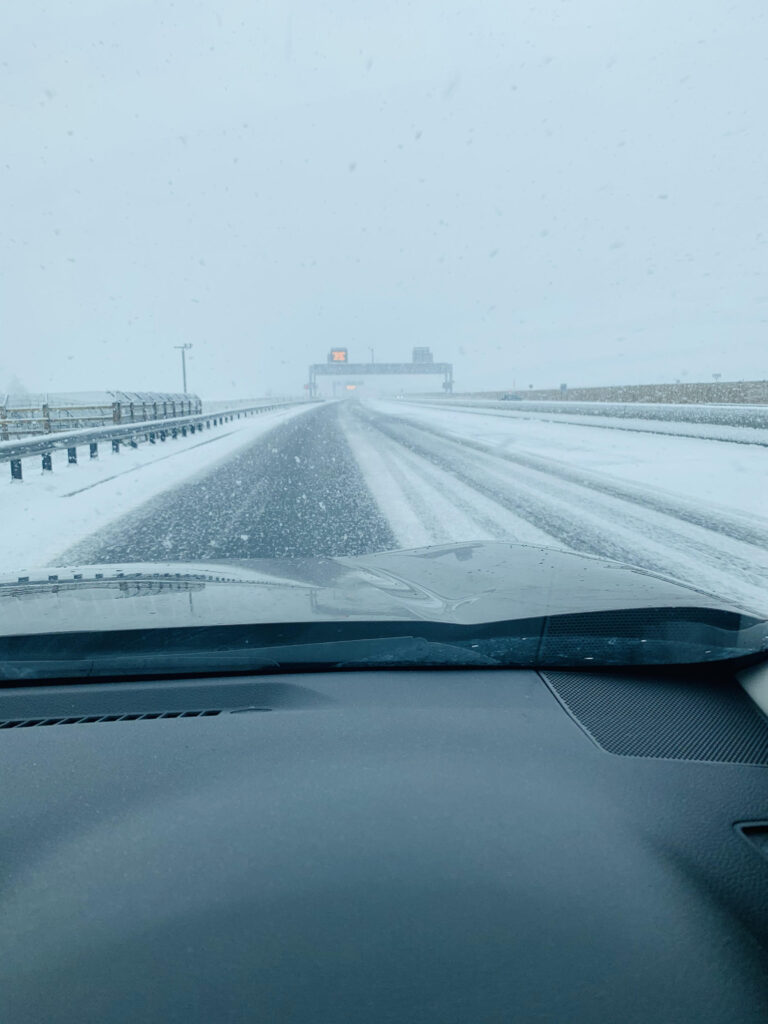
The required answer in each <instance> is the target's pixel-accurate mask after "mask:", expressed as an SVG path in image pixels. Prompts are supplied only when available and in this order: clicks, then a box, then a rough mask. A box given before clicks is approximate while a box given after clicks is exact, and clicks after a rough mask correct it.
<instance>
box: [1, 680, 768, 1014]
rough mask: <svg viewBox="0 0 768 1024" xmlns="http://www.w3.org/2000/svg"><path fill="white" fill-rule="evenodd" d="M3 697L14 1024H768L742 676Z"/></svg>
mask: <svg viewBox="0 0 768 1024" xmlns="http://www.w3.org/2000/svg"><path fill="white" fill-rule="evenodd" d="M719 672H720V674H719V675H718V674H717V672H716V671H715V670H714V669H713V668H710V669H708V670H707V672H704V671H702V672H697V670H695V669H690V668H689V669H686V670H685V671H677V672H674V673H673V672H670V671H668V670H663V669H643V670H642V671H634V672H615V671H614V672H610V673H608V672H601V671H589V672H581V671H579V672H576V671H557V672H549V671H539V672H537V671H532V670H506V669H503V670H485V669H451V670H445V669H443V670H414V671H410V670H401V671H391V670H379V671H347V672H316V673H302V674H297V675H274V676H264V675H260V676H247V675H243V676H237V677H224V678H205V679H176V680H157V681H152V680H147V681H135V682H111V683H98V684H89V685H85V684H82V685H81V684H77V683H75V684H68V685H60V686H57V685H44V686H34V687H11V688H7V689H4V690H2V691H0V766H1V768H0V770H1V772H2V779H3V787H2V795H1V796H0V801H1V803H0V808H1V810H2V821H3V825H4V840H3V844H2V856H3V879H4V897H3V913H2V926H1V927H0V950H1V954H2V955H0V1018H1V1019H2V1020H4V1021H9V1022H10V1021H13V1022H27V1021H30V1022H31V1021H41V1020H45V1021H62V1022H69V1021H72V1022H74V1021H78V1022H81V1021H99V1022H112V1021H115V1022H118V1021H119V1022H123V1021H125V1022H127V1021H132V1022H133V1021H137V1020H142V1021H163V1022H169V1021H179V1022H181V1021H184V1022H197V1021H200V1022H202V1021H211V1020H222V1021H246V1020H247V1021H251V1020H270V1021H286V1022H291V1024H293V1022H299V1021H301V1022H312V1024H330V1022H334V1024H335V1022H342V1021H352V1020H365V1021H367V1022H379V1021H382V1022H384V1021H386V1022H395V1021H397V1022H404V1021H408V1022H433V1021H434V1022H438V1021H439V1022H447V1021H457V1022H459V1021H461V1022H464V1021H477V1022H480V1021H482V1022H491V1021H506V1020H521V1021H522V1020H526V1021H528V1020H536V1021H562V1020H569V1021H572V1022H580V1021H607V1020H622V1021H651V1020H656V1021H689V1020H697V1021H699V1022H707V1021H723V1022H724V1021H736V1020H738V1021H740V1022H747V1021H755V1022H757V1021H764V1020H766V1019H768V974H767V972H766V967H767V966H768V956H767V953H766V951H767V950H768V720H766V718H765V716H764V715H763V713H762V712H761V711H760V710H759V708H758V707H757V706H756V705H755V704H754V703H753V702H752V700H751V699H750V698H749V696H748V695H747V694H746V693H745V691H744V689H743V688H742V687H741V686H740V685H739V683H738V682H737V681H736V679H735V678H733V677H732V676H730V675H729V674H728V670H727V669H722V668H721V669H720V670H719Z"/></svg>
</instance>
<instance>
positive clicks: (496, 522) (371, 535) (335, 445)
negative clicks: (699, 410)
mask: <svg viewBox="0 0 768 1024" xmlns="http://www.w3.org/2000/svg"><path fill="white" fill-rule="evenodd" d="M441 415H442V417H443V419H442V420H441V419H440V418H439V417H431V416H430V415H428V414H424V413H422V414H420V416H416V415H415V414H414V415H413V416H411V417H409V415H408V407H407V405H402V406H398V405H397V404H396V403H373V404H370V405H368V404H365V403H361V402H357V401H352V402H339V403H328V404H325V405H322V406H318V407H317V409H315V410H312V411H310V412H308V413H306V414H304V415H302V416H300V417H298V418H296V419H295V420H291V421H289V422H288V423H285V424H283V425H280V426H277V427H276V428H275V429H274V430H273V431H271V432H270V433H269V434H267V435H266V436H264V437H263V438H261V439H259V440H257V441H256V442H255V443H254V444H253V445H252V446H251V447H250V448H248V449H246V450H245V451H243V452H241V453H240V454H238V455H237V456H235V457H231V458H229V459H225V460H223V461H222V462H220V463H218V464H217V465H214V466H212V467H211V468H210V469H209V470H207V471H206V472H205V473H203V474H200V475H199V476H198V477H196V478H194V479H192V480H190V481H189V482H187V483H186V484H184V485H183V486H180V487H176V488H174V489H171V490H169V491H168V492H167V493H166V494H165V495H163V496H161V497H160V498H157V499H155V500H153V501H152V502H150V503H148V504H147V505H145V506H143V507H142V508H140V509H139V510H137V511H136V512H135V513H133V514H131V515H128V516H125V517H124V518H123V519H122V520H119V521H118V522H117V523H116V524H115V525H114V526H113V527H112V528H110V529H109V530H108V531H102V532H101V533H99V534H96V535H94V536H93V537H91V538H90V539H89V540H88V541H87V542H85V543H83V544H80V545H79V546H78V547H77V548H75V549H72V550H70V551H69V552H66V553H65V555H64V556H63V560H64V561H67V562H79V563H81V564H82V563H94V562H110V563H115V562H120V561H123V562H127V561H155V560H166V561H167V560H199V559H222V558H291V557H302V556H307V555H355V554H361V553H364V552H370V551H377V550H384V549H391V548H395V547H417V546H422V545H426V544H436V543H445V542H450V541H454V540H470V539H479V538H493V539H502V540H504V539H506V540H510V541H518V542H522V543H534V544H546V545H550V546H552V545H554V546H557V547H563V548H569V549H572V550H576V551H581V552H584V553H586V554H592V555H597V556H601V557H607V558H614V559H618V560H620V561H624V562H629V563H632V564H635V565H639V566H641V567H643V568H646V569H648V570H650V571H653V572H659V573H662V574H665V575H671V576H675V577H678V578H680V579H683V580H686V581H688V582H689V583H692V584H694V585H696V586H699V587H700V588H702V589H704V590H709V591H712V592H714V593H717V594H719V595H720V596H722V597H723V598H730V599H731V600H735V601H738V602H740V603H742V604H744V605H746V606H747V607H749V608H751V609H754V610H756V611H760V612H762V613H764V614H768V598H767V597H766V595H767V594H768V554H766V553H767V552H768V519H765V518H763V517H760V516H756V515H754V514H749V515H747V514H741V513H740V512H739V511H738V510H728V509H727V508H718V507H714V506H707V505H706V504H702V503H701V501H699V500H696V499H695V498H691V497H686V496H685V494H684V493H679V494H673V493H670V492H669V491H666V490H661V489H656V488H654V487H652V486H648V485H647V484H641V483H637V482H632V481H631V480H628V479H626V478H625V477H622V475H621V473H618V472H617V473H611V472H605V471H602V472H598V471H595V470H594V469H590V468H588V467H587V465H586V464H585V465H580V464H578V463H573V462H569V461H567V460H563V459H558V458H553V457H547V456H546V455H542V454H540V453H536V452H532V451H526V450H525V449H524V448H523V447H521V446H519V445H518V446H514V445H512V446H506V447H505V446H501V447H499V446H496V447H493V446H492V445H489V444H487V443H485V442H483V441H482V440H479V439H478V438H477V436H474V437H473V436H461V433H460V432H461V429H462V428H461V423H462V422H466V418H465V417H461V416H458V417H457V418H456V420H455V422H454V420H453V418H451V421H450V428H451V429H447V428H446V425H445V414H444V413H443V414H441ZM473 419H474V417H473ZM489 422H492V421H490V420H489ZM495 422H496V423H498V420H496V421H495ZM566 429H570V428H566ZM572 429H573V430H578V429H579V428H577V427H573V428H572ZM590 433H591V432H590ZM600 433H601V434H602V433H603V432H602V431H601V432H600ZM624 436H626V435H624ZM642 443H646V442H642ZM647 443H648V444H652V443H653V442H652V440H650V439H649V441H648V442H647ZM664 443H665V444H670V443H671V444H688V445H690V444H695V445H697V446H698V445H707V444H709V443H710V442H705V441H703V440H699V441H695V442H691V441H683V440H680V441H672V442H670V441H669V440H668V439H667V440H666V441H665V442H664ZM728 447H729V448H732V446H728ZM705 450H706V451H708V450H709V449H705ZM741 450H742V451H743V449H741ZM758 454H759V452H758Z"/></svg>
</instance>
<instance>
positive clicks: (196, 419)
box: [0, 399, 317, 481]
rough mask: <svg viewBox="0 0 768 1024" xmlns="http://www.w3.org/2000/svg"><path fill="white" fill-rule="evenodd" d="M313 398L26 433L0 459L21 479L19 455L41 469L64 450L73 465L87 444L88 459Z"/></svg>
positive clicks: (1, 445) (1, 444)
mask: <svg viewBox="0 0 768 1024" xmlns="http://www.w3.org/2000/svg"><path fill="white" fill-rule="evenodd" d="M316 401H317V400H312V399H297V400H295V401H289V402H274V403H272V404H269V405H255V406H249V407H248V408H245V409H229V410H226V411H225V412H217V413H203V412H198V413H195V414H194V415H192V416H177V417H174V418H172V419H158V420H147V421H144V422H141V423H139V422H134V423H123V424H119V425H117V426H110V427H95V428H85V429H82V430H72V431H67V432H62V433H57V434H54V433H51V434H46V435H44V436H43V437H28V438H25V439H23V440H8V441H0V462H10V465H11V480H12V481H19V480H21V479H22V459H25V458H29V457H30V456H34V455H39V456H40V457H41V461H42V469H43V472H44V473H46V472H47V473H50V472H51V471H52V470H53V452H54V451H63V450H65V449H66V452H67V464H68V465H70V466H73V465H77V460H78V448H85V447H86V446H87V447H88V456H89V458H91V459H96V458H98V457H99V444H101V443H107V442H109V443H110V445H111V449H112V452H113V454H115V455H117V454H119V452H120V448H121V446H122V447H125V446H128V447H130V448H138V446H139V444H140V443H142V442H146V443H148V444H157V443H158V442H160V443H163V442H165V441H167V440H174V439H176V438H178V437H186V436H187V435H188V434H195V433H198V432H200V431H202V430H210V429H211V427H218V426H221V425H222V424H224V423H231V422H232V421H233V420H239V419H243V418H245V417H246V416H255V415H257V414H258V413H263V412H271V411H272V410H274V409H284V408H286V407H287V406H292V405H310V404H316Z"/></svg>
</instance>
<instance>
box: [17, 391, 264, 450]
mask: <svg viewBox="0 0 768 1024" xmlns="http://www.w3.org/2000/svg"><path fill="white" fill-rule="evenodd" d="M254 404H255V403H254ZM202 411H203V403H202V401H201V399H200V398H199V397H198V396H197V395H187V394H183V395H182V394H166V393H156V392H153V391H80V392H58V393H55V394H53V393H48V394H37V395H31V394H30V395H0V441H8V440H11V439H13V438H18V437H30V436H34V435H36V434H58V433H61V432H63V431H65V430H82V429H84V428H86V427H101V426H107V425H109V424H118V423H143V422H148V421H150V420H153V421H154V420H165V419H176V418H177V417H180V416H193V415H195V414H196V413H201V412H202Z"/></svg>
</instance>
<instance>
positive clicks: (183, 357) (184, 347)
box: [173, 341, 192, 395]
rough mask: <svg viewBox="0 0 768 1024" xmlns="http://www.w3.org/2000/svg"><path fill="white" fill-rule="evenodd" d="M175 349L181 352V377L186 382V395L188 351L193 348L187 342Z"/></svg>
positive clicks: (185, 389) (175, 346) (185, 388)
mask: <svg viewBox="0 0 768 1024" xmlns="http://www.w3.org/2000/svg"><path fill="white" fill-rule="evenodd" d="M173 347H174V348H177V349H179V351H180V352H181V376H182V379H183V381H184V394H185V395H186V393H187V349H190V348H192V344H191V342H189V341H185V342H184V344H183V345H174V346H173Z"/></svg>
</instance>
